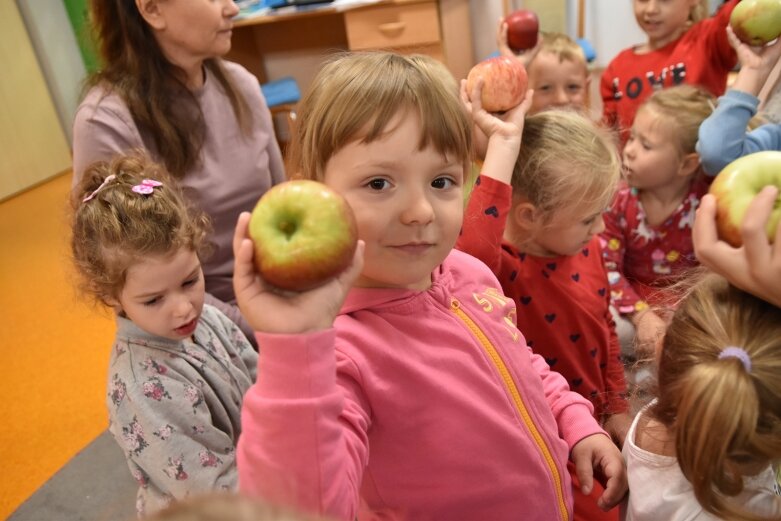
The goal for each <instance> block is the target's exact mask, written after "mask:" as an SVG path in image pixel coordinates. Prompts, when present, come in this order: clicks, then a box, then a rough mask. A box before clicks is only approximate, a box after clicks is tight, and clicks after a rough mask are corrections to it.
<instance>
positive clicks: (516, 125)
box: [461, 78, 534, 139]
mask: <svg viewBox="0 0 781 521" xmlns="http://www.w3.org/2000/svg"><path fill="white" fill-rule="evenodd" d="M484 84H485V82H484V81H483V79H482V78H478V80H477V81H476V82H475V85H474V88H473V90H472V92H467V88H466V80H461V101H462V103H463V104H464V107H466V110H467V111H468V112H469V113H470V114H471V115H472V120H473V121H474V122H475V124H476V125H477V126H478V127H479V128H480V130H481V131H482V132H483V133H484V134H485V135H486V136H488V138H489V139H490V138H491V136H493V135H494V134H496V135H497V137H500V138H510V139H518V138H520V136H521V134H522V133H523V120H524V118H525V117H526V113H527V112H528V110H529V107H531V103H532V97H533V96H534V91H533V90H531V89H529V90H527V91H526V95H525V96H524V98H523V100H522V101H521V103H520V104H518V105H516V106H515V107H513V108H511V109H510V110H508V111H507V112H504V113H502V114H492V113H490V112H488V111H486V110H484V109H483V106H482V92H483V85H484Z"/></svg>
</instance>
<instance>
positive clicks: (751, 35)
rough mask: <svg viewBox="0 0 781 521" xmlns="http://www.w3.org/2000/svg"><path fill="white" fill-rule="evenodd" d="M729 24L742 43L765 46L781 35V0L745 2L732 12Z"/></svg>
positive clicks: (746, 0) (744, 0)
mask: <svg viewBox="0 0 781 521" xmlns="http://www.w3.org/2000/svg"><path fill="white" fill-rule="evenodd" d="M729 24H730V25H731V26H732V30H733V31H734V32H735V36H737V37H738V39H740V41H742V42H744V43H747V44H748V45H754V46H760V45H765V44H766V43H767V42H769V41H771V40H775V39H776V38H778V36H779V35H781V0H743V1H742V2H740V3H739V4H738V5H736V6H735V9H733V10H732V14H731V15H730V18H729Z"/></svg>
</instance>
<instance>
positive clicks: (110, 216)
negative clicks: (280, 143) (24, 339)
mask: <svg viewBox="0 0 781 521" xmlns="http://www.w3.org/2000/svg"><path fill="white" fill-rule="evenodd" d="M109 176H114V177H113V178H110V179H109ZM144 180H153V181H158V182H161V183H162V186H158V187H155V188H154V189H152V191H151V193H148V194H139V193H136V192H134V191H133V187H135V186H137V185H141V184H142V182H143V181H144ZM90 195H91V198H90V199H89V200H86V201H85V200H84V199H85V198H86V197H89V196H90ZM71 205H72V208H73V219H72V236H71V253H72V256H73V262H74V265H75V268H76V271H77V272H78V274H79V276H80V278H81V283H80V286H81V288H80V289H81V290H82V291H83V292H84V293H85V294H88V295H91V296H92V297H94V298H95V299H96V300H97V301H99V302H102V303H103V304H106V305H109V301H110V300H116V299H117V297H118V295H119V293H120V292H121V291H122V287H123V286H124V284H125V277H126V275H127V270H128V268H129V267H130V266H131V265H132V264H134V263H135V262H137V261H138V260H139V259H141V258H143V257H145V256H147V255H164V254H167V253H169V252H174V251H176V250H178V249H179V248H188V249H190V250H192V251H195V252H196V253H199V254H204V253H206V251H205V250H206V244H205V237H206V234H207V232H208V231H209V225H208V219H207V218H206V216H205V215H204V214H202V213H200V212H196V211H195V210H193V209H191V208H190V207H188V205H187V204H186V203H185V198H184V197H183V195H182V193H181V192H180V190H179V188H178V186H177V183H176V181H175V180H174V179H173V178H172V177H171V176H170V175H169V174H168V173H167V172H166V171H165V170H164V169H163V168H162V167H161V166H159V165H157V164H155V163H153V162H152V161H150V160H149V159H147V158H146V157H144V156H143V155H140V154H138V155H127V156H119V157H117V158H116V159H114V160H113V161H111V162H110V163H108V162H97V163H94V164H92V165H90V166H89V167H88V168H87V169H86V170H85V171H84V174H83V177H82V179H81V181H80V183H79V185H78V186H77V187H76V188H75V190H74V192H73V193H72V202H71Z"/></svg>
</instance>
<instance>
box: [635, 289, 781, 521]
mask: <svg viewBox="0 0 781 521" xmlns="http://www.w3.org/2000/svg"><path fill="white" fill-rule="evenodd" d="M728 346H737V347H740V348H742V349H743V350H745V351H746V353H747V354H748V356H749V357H750V362H751V366H750V370H748V369H747V368H746V367H744V365H743V363H742V362H741V360H739V359H737V358H732V357H729V358H723V359H721V358H719V355H720V354H721V352H722V350H723V349H724V348H725V347H728ZM658 371H659V375H658V380H659V382H658V386H659V388H658V397H657V402H656V404H655V405H654V406H652V408H651V409H650V411H649V412H650V415H651V416H652V417H654V418H655V419H657V420H658V421H659V422H661V423H662V424H663V425H665V426H666V427H667V428H668V429H669V430H670V432H671V433H673V434H674V440H675V450H676V455H677V459H678V464H679V465H680V467H681V470H682V471H683V474H684V475H685V476H686V479H688V480H689V482H690V483H691V484H692V487H693V489H694V494H695V496H696V497H697V501H698V502H699V503H700V505H702V507H703V508H704V509H705V510H706V511H708V512H710V513H712V514H713V515H715V516H717V517H719V518H721V519H743V520H748V519H751V520H758V519H765V518H762V517H758V516H756V515H752V514H751V513H749V512H746V511H744V510H743V509H741V508H739V507H737V506H735V505H734V503H732V504H731V503H730V502H728V501H727V497H733V496H736V495H737V494H739V493H740V492H741V491H742V490H743V477H742V476H741V475H740V474H738V473H737V472H736V471H735V470H734V469H732V468H730V465H729V463H730V459H729V455H730V454H732V453H736V452H739V453H745V454H748V455H749V456H751V457H753V458H756V459H757V460H759V461H767V462H768V463H769V462H771V461H773V460H778V459H779V458H781V309H779V308H777V307H775V306H773V305H771V304H768V303H767V302H765V301H763V300H761V299H759V298H756V297H754V296H752V295H750V294H748V293H745V292H743V291H740V290H738V289H737V288H735V287H733V286H731V285H730V284H729V283H728V282H727V281H726V280H725V279H724V278H722V277H721V276H718V275H715V274H707V275H705V276H704V277H701V278H700V279H698V280H697V281H696V282H695V283H694V284H693V287H692V289H691V290H690V292H689V293H688V295H687V296H686V297H685V298H684V299H683V300H682V302H681V303H680V306H679V307H678V308H677V310H676V311H675V314H674V315H673V318H672V322H671V324H670V326H669V328H668V330H667V333H666V336H665V338H664V345H663V348H662V352H661V357H660V361H659V369H658Z"/></svg>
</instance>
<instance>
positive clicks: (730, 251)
mask: <svg viewBox="0 0 781 521" xmlns="http://www.w3.org/2000/svg"><path fill="white" fill-rule="evenodd" d="M779 197H781V193H780V192H779V187H778V186H773V185H769V186H765V187H764V188H763V189H762V190H761V191H760V192H759V194H758V195H756V197H754V198H753V199H752V200H751V203H750V204H749V205H748V208H747V210H746V212H745V215H744V216H743V218H742V221H741V225H740V238H741V241H742V243H743V245H742V246H740V247H734V246H730V245H729V244H727V243H726V242H724V241H722V240H719V235H718V231H717V221H716V214H717V209H716V208H717V199H716V196H714V195H713V194H708V195H705V197H703V198H702V201H700V207H699V209H698V210H697V216H696V218H695V220H694V229H693V240H694V251H695V253H696V254H697V259H698V260H699V261H700V262H701V263H702V264H703V265H705V266H707V267H708V268H710V269H712V270H713V271H715V272H716V273H718V274H720V275H722V276H723V277H725V278H726V279H727V280H729V281H730V282H731V283H732V284H734V285H735V286H737V287H739V288H741V289H742V290H744V291H748V292H749V293H752V294H754V295H756V296H758V297H760V298H762V299H764V300H766V301H768V302H770V303H772V304H775V305H776V306H779V307H781V227H777V228H776V229H775V231H774V235H773V236H772V240H771V238H770V237H768V234H767V223H768V222H769V221H770V220H771V216H772V214H773V213H776V214H778V213H779V212H781V202H780V201H779Z"/></svg>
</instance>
